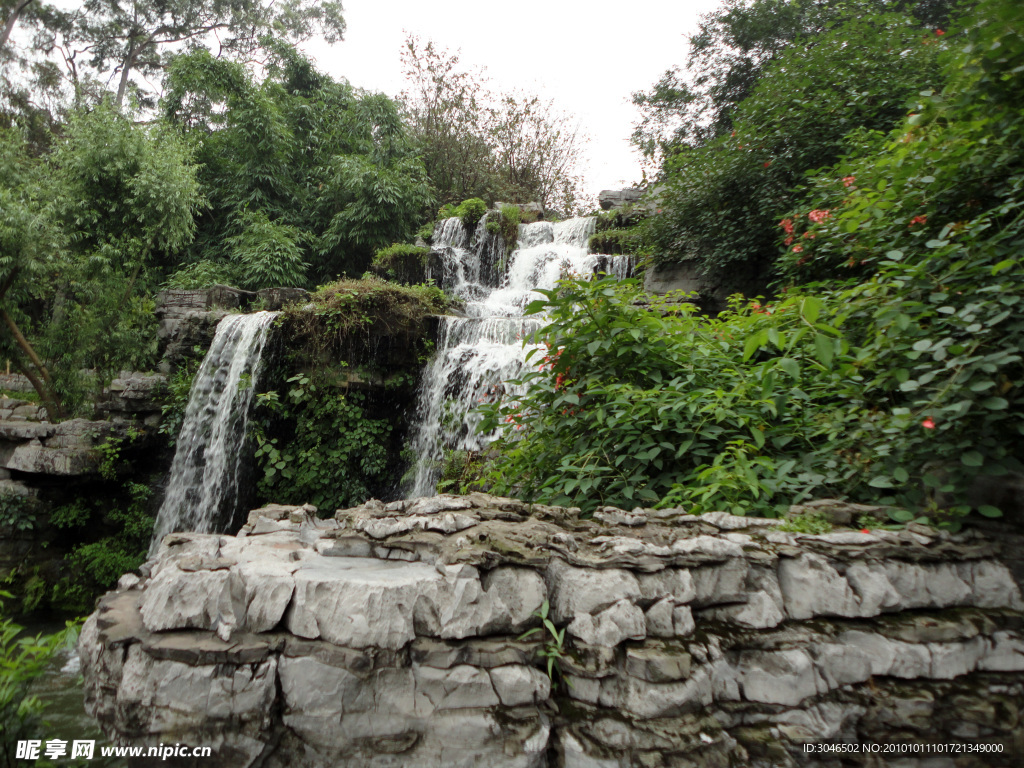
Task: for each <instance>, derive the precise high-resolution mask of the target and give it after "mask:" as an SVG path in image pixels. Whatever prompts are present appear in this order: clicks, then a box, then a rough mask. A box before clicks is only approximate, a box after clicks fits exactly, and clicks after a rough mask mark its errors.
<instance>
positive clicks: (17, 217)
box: [0, 106, 201, 419]
mask: <svg viewBox="0 0 1024 768" xmlns="http://www.w3.org/2000/svg"><path fill="white" fill-rule="evenodd" d="M2 138H3V142H2V159H3V165H4V166H6V167H5V170H6V171H7V172H5V173H4V174H3V182H2V184H3V186H2V187H0V199H2V201H3V203H4V205H3V208H2V211H3V213H2V214H0V216H2V218H0V293H2V305H0V319H2V321H3V324H4V325H3V328H2V329H0V350H2V352H3V353H4V355H5V356H6V357H7V358H8V359H11V360H12V361H13V362H14V364H15V366H16V367H17V368H18V369H19V370H21V371H22V372H23V373H24V374H25V375H26V376H27V377H28V378H29V380H30V381H31V383H32V385H33V387H34V388H35V389H36V391H37V392H38V394H39V396H40V399H41V401H42V402H43V403H44V404H45V405H46V406H47V409H48V411H49V413H50V417H51V418H52V419H58V418H60V417H62V416H63V415H65V414H67V413H69V412H73V411H74V410H75V409H76V408H77V407H79V406H80V405H81V404H82V403H83V402H84V401H85V399H86V397H87V395H88V393H89V392H91V391H93V390H95V389H96V388H97V387H99V386H102V385H103V384H104V383H105V382H106V381H108V380H109V379H110V378H111V377H112V376H113V375H115V374H116V373H117V371H119V370H121V369H122V368H129V367H138V366H141V365H144V364H145V363H147V362H148V361H149V359H150V358H151V356H152V355H153V353H154V352H155V334H154V333H152V331H153V330H154V328H153V322H154V320H153V317H152V301H151V299H150V298H149V295H150V293H151V290H152V288H153V287H154V286H155V284H156V283H157V282H158V280H159V276H160V273H161V270H162V268H163V267H164V266H165V265H167V264H169V263H171V261H172V260H173V259H174V255H175V254H176V253H177V252H179V251H180V250H181V249H182V248H183V247H184V246H185V245H186V244H187V243H188V242H189V241H190V240H191V238H192V235H193V232H194V222H193V217H194V215H195V212H196V210H197V208H198V206H199V204H200V201H201V197H200V193H199V187H198V184H197V182H196V168H195V166H194V165H193V164H192V162H191V153H190V151H189V150H188V148H187V147H186V146H185V145H184V144H183V142H181V141H180V140H179V139H177V137H175V136H174V135H173V133H172V132H170V131H169V130H167V129H166V127H163V126H160V125H156V126H152V127H149V128H146V127H143V126H138V125H135V124H133V123H132V122H131V121H129V120H128V119H126V118H125V117H123V116H121V115H120V114H118V113H117V111H116V110H115V109H114V108H113V107H111V106H105V107H101V108H99V109H97V110H95V111H93V112H91V113H83V114H75V115H73V117H72V119H71V121H70V122H69V124H68V125H67V126H66V128H65V133H64V136H63V137H62V139H61V141H60V142H59V143H58V145H57V147H56V149H55V150H54V152H53V153H52V154H51V155H50V156H49V157H48V158H46V159H45V160H36V159H34V158H32V157H31V156H30V155H29V153H28V151H27V150H26V147H25V144H24V142H23V140H22V139H21V137H20V136H19V135H18V134H17V133H16V132H14V131H7V132H5V134H4V135H3V137H2ZM83 369H88V370H91V371H93V372H94V375H92V376H85V377H83V376H82V374H81V371H82V370H83Z"/></svg>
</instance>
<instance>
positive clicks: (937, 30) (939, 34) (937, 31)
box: [935, 29, 946, 37]
mask: <svg viewBox="0 0 1024 768" xmlns="http://www.w3.org/2000/svg"><path fill="white" fill-rule="evenodd" d="M935 34H936V35H938V36H939V37H942V36H943V35H944V34H946V33H945V32H943V31H942V30H941V29H936V30H935Z"/></svg>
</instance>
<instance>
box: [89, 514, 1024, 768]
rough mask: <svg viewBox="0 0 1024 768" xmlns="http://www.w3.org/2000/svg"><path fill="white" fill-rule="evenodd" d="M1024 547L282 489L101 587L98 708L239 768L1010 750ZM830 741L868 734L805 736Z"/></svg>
mask: <svg viewBox="0 0 1024 768" xmlns="http://www.w3.org/2000/svg"><path fill="white" fill-rule="evenodd" d="M1021 551H1022V550H1021V537H1020V536H1018V535H1015V534H1012V533H1006V534H1005V535H1002V536H992V535H984V534H981V533H979V532H976V531H967V532H964V533H959V534H955V535H954V534H948V533H943V532H935V531H931V530H930V529H925V528H920V527H917V528H915V527H913V526H911V529H910V530H903V531H900V532H892V531H874V532H870V533H862V532H856V531H850V530H842V531H837V532H834V533H830V534H824V535H801V534H794V533H786V532H783V531H780V530H778V526H777V523H776V522H775V521H769V520H758V519H752V518H738V517H732V516H730V515H728V514H725V513H712V514H708V515H703V516H699V517H694V516H688V515H685V514H682V513H681V511H680V510H659V511H654V510H634V511H632V512H627V511H624V510H617V509H612V508H605V509H602V510H600V511H599V512H598V513H597V514H596V515H595V516H594V519H592V520H583V519H580V517H579V515H578V510H574V509H563V508H558V507H546V506H541V505H532V506H530V505H527V504H524V503H522V502H519V501H516V500H513V499H504V498H497V497H493V496H488V495H485V494H470V495H468V496H438V497H434V498H429V499H418V500H415V501H400V502H394V503H392V504H387V505H385V504H382V503H380V502H376V501H370V502H367V503H366V504H364V505H363V506H361V507H357V508H354V509H348V510H340V511H338V512H337V514H336V515H335V517H334V518H333V519H328V520H322V519H318V518H317V516H316V515H315V510H314V509H313V508H311V507H285V506H269V507H265V508H262V509H259V510H255V511H254V512H252V513H250V515H249V520H248V523H247V524H246V526H245V527H244V528H243V529H242V531H241V532H240V533H239V534H238V535H237V536H224V535H212V534H172V535H170V536H168V537H166V538H165V539H164V542H163V544H162V545H161V548H160V550H159V553H158V555H157V556H156V557H155V558H154V559H153V560H151V561H149V562H148V563H147V564H146V565H145V566H144V567H143V569H142V574H143V575H142V577H141V578H139V577H136V576H126V577H124V578H123V579H122V582H121V585H120V587H119V589H118V590H116V591H114V592H112V593H110V594H108V595H107V596H106V597H104V598H103V600H102V601H101V603H100V605H99V607H98V610H97V611H96V613H94V614H93V616H91V617H90V618H89V620H88V622H87V623H86V625H85V628H84V629H83V631H82V636H81V642H80V653H81V655H82V662H83V670H84V674H85V685H86V706H87V709H88V711H90V712H91V713H92V714H93V715H94V716H95V717H96V718H97V719H98V720H99V722H100V724H101V725H102V727H103V728H104V730H105V731H106V732H107V733H108V734H109V735H110V736H111V737H112V738H114V739H115V740H117V741H119V742H123V743H131V744H157V743H160V742H164V743H170V742H182V743H190V744H203V745H211V746H213V747H214V749H215V756H214V758H208V759H206V760H204V761H203V765H204V766H220V765H223V766H232V768H236V767H241V766H257V765H258V766H265V767H266V768H274V767H275V766H281V767H283V766H291V765H295V766H298V765H301V766H310V767H313V768H315V767H317V766H324V767H325V768H326V766H381V768H383V767H384V766H424V767H426V766H437V767H438V768H440V767H441V766H444V767H445V768H451V767H452V766H466V768H469V767H470V766H488V768H504V767H505V766H509V767H512V766H523V767H524V768H525V767H532V766H549V765H550V766H556V765H557V766H563V767H564V768H584V767H587V768H613V767H616V768H618V767H622V768H625V767H626V766H662V765H664V766H668V765H671V766H691V765H692V766H711V767H714V766H723V767H724V766H733V765H744V766H748V765H749V766H792V765H820V766H826V765H827V766H833V765H834V766H838V765H840V764H842V765H890V764H896V763H895V762H894V761H895V760H902V761H903V762H900V763H899V765H901V766H906V767H908V768H909V767H910V766H920V767H921V768H924V767H925V766H928V768H943V767H944V766H954V765H955V766H967V765H979V766H980V765H984V766H1000V765H1007V766H1009V765H1015V764H1017V763H1016V762H1015V761H1017V760H1019V759H1020V756H1021V755H1022V754H1024V720H1022V715H1021V711H1020V709H1021V708H1020V702H1021V701H1022V700H1024V635H1022V621H1021V619H1022V608H1024V602H1022V599H1021V588H1020V584H1019V583H1018V582H1017V581H1015V579H1014V575H1013V569H1011V568H1010V567H1008V565H1007V563H1008V562H1011V560H1012V558H1014V557H1019V553H1020V552H1021ZM545 603H547V604H548V605H549V606H550V619H551V620H552V621H553V622H554V624H555V625H556V626H557V627H558V628H559V629H561V628H564V629H565V632H566V638H565V643H564V648H563V650H562V652H561V656H560V658H558V659H557V661H556V664H555V671H554V679H555V682H556V683H560V684H559V685H557V686H553V685H552V681H551V680H550V679H549V676H548V674H547V666H546V664H547V662H546V658H545V657H544V656H542V655H541V651H543V650H545V649H547V650H548V651H550V650H551V648H552V643H553V640H552V637H551V635H550V633H549V632H548V631H547V630H542V631H540V632H536V633H533V634H532V635H530V636H529V637H527V638H526V639H522V635H523V633H524V632H525V631H526V630H528V629H530V628H532V627H536V626H539V624H540V619H539V618H538V616H537V614H538V612H539V611H541V609H542V606H543V605H544V604H545ZM954 742H955V743H957V744H966V745H970V747H968V748H967V749H964V750H962V751H960V752H958V753H956V754H952V753H950V752H949V751H948V750H947V751H946V752H939V751H936V750H937V749H938V746H937V745H941V744H949V743H954ZM829 743H832V744H838V743H847V744H857V745H862V746H861V750H862V751H861V752H860V753H851V752H850V751H846V752H845V753H843V754H842V760H843V761H844V762H842V763H840V761H839V757H840V755H839V753H835V752H824V753H822V752H814V751H810V750H808V748H807V746H806V745H821V744H829ZM866 744H871V745H882V747H883V748H884V745H887V744H888V745H899V744H903V745H913V744H916V745H918V746H917V747H916V748H909V749H905V750H904V751H900V752H895V753H884V752H875V753H868V752H867V751H866V749H867V748H866V747H863V745H866ZM927 745H933V747H932V748H931V751H929V748H928V747H927ZM971 748H973V749H974V751H970V750H971ZM168 764H171V763H170V762H169V763H168Z"/></svg>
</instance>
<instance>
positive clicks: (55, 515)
mask: <svg viewBox="0 0 1024 768" xmlns="http://www.w3.org/2000/svg"><path fill="white" fill-rule="evenodd" d="M91 516H92V510H91V509H90V508H89V505H88V503H87V502H86V501H85V500H84V499H75V500H74V501H72V502H71V503H69V504H64V505H62V506H60V507H57V508H55V509H54V510H52V511H51V512H50V525H52V526H54V527H55V528H82V527H84V526H85V525H86V524H87V523H88V522H89V518H90V517H91Z"/></svg>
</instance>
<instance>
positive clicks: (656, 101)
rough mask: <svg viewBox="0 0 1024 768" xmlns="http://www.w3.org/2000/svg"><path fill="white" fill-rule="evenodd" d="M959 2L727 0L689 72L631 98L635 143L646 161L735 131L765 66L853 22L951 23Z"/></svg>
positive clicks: (695, 42)
mask: <svg viewBox="0 0 1024 768" xmlns="http://www.w3.org/2000/svg"><path fill="white" fill-rule="evenodd" d="M963 4H964V3H962V2H960V0H824V2H822V0H725V2H724V3H723V5H722V7H721V8H719V9H718V10H716V11H713V12H711V13H709V14H707V15H705V16H704V17H702V19H701V22H700V24H699V25H698V29H697V32H696V34H694V35H692V36H690V37H689V39H688V42H689V49H690V50H689V58H688V59H687V62H686V65H685V68H680V67H674V68H672V69H670V70H668V71H667V72H665V74H664V75H662V77H661V79H660V80H659V81H658V82H657V83H655V84H654V86H653V87H652V88H651V89H650V90H649V91H640V92H637V93H634V94H633V103H634V104H635V105H636V106H637V107H639V108H640V111H641V115H642V117H641V120H640V122H639V123H638V124H637V126H636V128H635V130H634V131H633V135H632V141H633V144H634V146H636V147H637V149H639V150H640V151H641V152H642V153H643V154H644V155H645V156H646V157H648V158H658V157H661V156H662V155H670V154H672V153H673V152H675V151H677V150H678V149H680V148H682V147H687V146H691V147H692V146H701V145H703V144H706V143H707V142H709V141H711V140H712V139H714V138H716V137H718V136H721V135H723V134H727V133H729V132H730V131H731V130H732V129H733V123H734V119H735V117H736V110H737V107H738V106H739V104H740V103H741V102H742V101H743V100H744V99H746V98H747V97H748V96H749V95H750V94H751V93H752V92H753V90H754V87H755V85H756V84H757V82H758V80H759V78H760V76H761V74H762V73H763V72H764V71H765V68H766V67H767V66H768V64H769V63H770V62H772V61H774V60H775V59H776V58H778V57H779V56H780V55H781V54H782V52H783V51H785V50H787V49H789V48H790V47H791V46H793V45H794V43H796V41H798V40H800V41H802V42H803V44H804V45H811V44H813V40H814V38H815V37H816V36H818V35H821V34H823V33H825V32H826V31H828V30H830V29H832V28H834V27H835V26H837V25H839V24H842V23H845V22H846V21H847V20H849V19H853V18H857V17H862V16H869V15H873V14H876V13H884V12H898V13H905V14H907V15H909V16H911V17H912V18H914V19H916V20H917V22H918V24H919V25H920V26H923V27H930V28H933V29H934V28H936V27H941V26H944V25H946V24H947V23H948V21H949V18H950V15H951V14H952V13H953V12H954V9H955V8H957V7H958V6H960V5H963Z"/></svg>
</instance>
